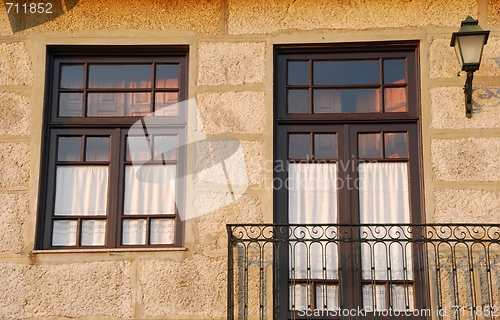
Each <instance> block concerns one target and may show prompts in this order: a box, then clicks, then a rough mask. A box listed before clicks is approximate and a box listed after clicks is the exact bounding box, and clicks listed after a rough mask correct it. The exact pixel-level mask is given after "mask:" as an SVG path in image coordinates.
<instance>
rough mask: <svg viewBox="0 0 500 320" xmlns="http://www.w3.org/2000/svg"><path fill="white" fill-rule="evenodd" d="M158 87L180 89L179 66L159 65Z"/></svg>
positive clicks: (157, 71) (157, 70)
mask: <svg viewBox="0 0 500 320" xmlns="http://www.w3.org/2000/svg"><path fill="white" fill-rule="evenodd" d="M156 87H157V88H178V87H179V65H177V64H159V65H157V66H156Z"/></svg>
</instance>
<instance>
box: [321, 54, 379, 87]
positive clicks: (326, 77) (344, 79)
mask: <svg viewBox="0 0 500 320" xmlns="http://www.w3.org/2000/svg"><path fill="white" fill-rule="evenodd" d="M378 83H380V81H379V70H378V60H373V61H315V62H314V84H315V85H318V84H329V85H337V84H378Z"/></svg>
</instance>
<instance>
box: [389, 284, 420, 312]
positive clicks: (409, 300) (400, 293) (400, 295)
mask: <svg viewBox="0 0 500 320" xmlns="http://www.w3.org/2000/svg"><path fill="white" fill-rule="evenodd" d="M391 289H392V308H393V309H394V310H413V309H414V308H415V307H414V304H413V301H414V298H413V286H412V285H391Z"/></svg>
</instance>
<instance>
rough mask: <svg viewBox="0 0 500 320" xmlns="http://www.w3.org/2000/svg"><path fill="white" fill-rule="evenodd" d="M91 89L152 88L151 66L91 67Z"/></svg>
mask: <svg viewBox="0 0 500 320" xmlns="http://www.w3.org/2000/svg"><path fill="white" fill-rule="evenodd" d="M89 88H151V65H90V66H89Z"/></svg>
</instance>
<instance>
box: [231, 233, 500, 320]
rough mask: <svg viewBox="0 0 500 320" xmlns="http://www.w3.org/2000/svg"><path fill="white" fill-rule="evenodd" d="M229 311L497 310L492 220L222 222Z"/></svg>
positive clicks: (382, 315)
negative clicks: (481, 222)
mask: <svg viewBox="0 0 500 320" xmlns="http://www.w3.org/2000/svg"><path fill="white" fill-rule="evenodd" d="M227 231H228V302H227V303H228V306H227V307H228V309H227V318H228V319H362V318H365V317H366V318H367V319H370V318H371V319H401V318H403V319H500V225H478V224H468V225H463V224H405V225H395V224H379V225H374V224H370V225H368V224H365V225H281V224H248V225H235V224H233V225H228V226H227Z"/></svg>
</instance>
